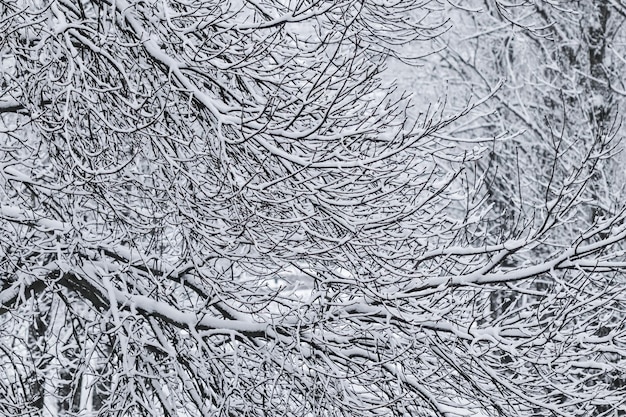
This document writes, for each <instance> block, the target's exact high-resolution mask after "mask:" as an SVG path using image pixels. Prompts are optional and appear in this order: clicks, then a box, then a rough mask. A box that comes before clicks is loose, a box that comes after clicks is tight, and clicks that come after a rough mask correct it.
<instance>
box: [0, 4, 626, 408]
mask: <svg viewBox="0 0 626 417" xmlns="http://www.w3.org/2000/svg"><path fill="white" fill-rule="evenodd" d="M488 5H491V6H494V7H496V8H497V10H499V12H498V13H505V12H506V13H513V14H509V15H506V16H505V17H506V18H507V19H505V23H504V24H506V25H514V23H515V22H517V21H519V19H518V17H517V15H516V14H515V13H523V11H520V10H526V11H528V9H515V8H511V9H506V8H504V6H503V5H501V4H499V3H497V2H496V3H490V4H488ZM507 10H513V12H507ZM555 10H557V11H561V9H559V8H556V7H555ZM532 11H533V13H535V14H536V13H539V12H538V11H537V10H535V9H533V10H532ZM482 13H483V14H481V12H478V11H471V10H468V7H465V5H463V4H458V5H456V6H455V7H450V8H448V9H446V8H442V6H441V4H440V3H439V2H435V1H418V0H415V1H406V2H401V3H393V4H390V3H388V2H382V1H381V2H354V1H347V2H333V3H326V2H316V1H312V2H302V1H300V2H283V3H279V2H273V1H267V2H252V1H248V2H230V3H225V2H221V1H219V2H218V1H216V2H194V1H162V2H154V3H148V2H144V1H124V0H116V1H115V2H107V1H83V2H78V3H75V2H68V1H63V0H60V1H51V2H48V3H38V2H31V1H18V2H12V3H1V9H0V33H3V34H5V35H3V37H2V38H1V41H0V42H1V43H0V49H1V51H2V54H1V57H2V58H1V59H2V90H1V91H0V115H1V117H2V124H1V128H2V140H1V141H0V145H1V147H0V161H1V168H2V169H1V170H0V172H1V180H0V181H2V188H1V189H2V192H3V194H2V196H1V197H0V200H1V201H2V207H1V213H0V215H1V216H0V218H1V219H2V223H0V224H1V227H2V228H1V233H2V238H1V239H0V251H1V254H2V264H1V265H2V278H1V284H2V287H1V288H2V290H1V291H0V305H1V306H2V307H1V308H2V310H1V311H0V312H1V313H2V323H1V325H0V338H1V339H0V340H2V344H1V347H2V354H0V369H1V370H2V371H1V374H0V375H1V376H0V390H1V391H2V394H5V395H3V397H4V398H5V399H4V400H2V401H1V402H0V411H1V412H2V413H3V414H5V415H23V414H27V415H75V414H79V413H85V412H92V413H94V414H98V415H111V416H115V415H117V416H128V415H138V416H139V415H140V416H144V415H145V416H151V415H152V416H188V415H193V416H196V415H203V416H204V415H227V416H242V415H243V416H267V415H269V416H274V415H293V416H307V415H315V416H318V415H319V416H326V415H328V416H330V415H333V416H335V415H337V416H339V415H345V416H350V415H363V416H376V415H397V416H405V415H411V416H433V415H436V416H459V415H468V414H470V413H481V414H487V415H507V416H511V415H513V416H515V415H536V416H540V415H567V416H569V415H573V414H583V415H585V414H588V413H589V412H590V411H596V410H601V412H602V413H605V414H607V415H608V414H609V413H611V412H617V410H620V407H622V405H621V402H622V401H623V397H624V395H623V392H622V388H621V387H620V386H619V384H616V383H615V378H613V377H612V375H620V374H621V372H623V357H624V325H623V317H624V316H623V314H621V312H622V310H623V307H624V306H623V303H624V302H623V299H624V297H623V292H624V290H623V282H622V281H623V279H622V276H621V275H620V274H619V273H620V271H622V270H623V268H624V267H625V266H626V264H625V263H624V260H623V250H622V248H621V246H620V243H621V242H622V241H623V239H624V238H625V237H626V225H625V224H624V221H623V220H624V215H625V213H624V210H623V208H624V206H623V204H619V205H616V206H615V207H613V208H612V209H611V210H610V211H607V212H603V213H601V214H598V215H595V217H593V218H590V217H589V216H583V215H581V213H589V212H590V211H589V210H590V209H593V208H594V207H595V206H596V203H595V202H594V200H592V199H590V197H589V196H590V195H591V194H592V193H597V192H598V191H597V190H598V189H600V190H601V191H602V192H604V191H603V189H601V188H599V187H597V186H596V184H597V181H596V178H597V177H598V175H600V174H603V173H607V172H608V171H606V169H604V166H605V165H604V164H605V163H604V161H605V160H609V159H610V158H611V157H612V156H613V153H614V146H613V144H614V142H613V141H612V140H609V139H610V138H612V137H613V136H612V135H607V134H598V135H597V137H598V140H597V141H595V142H593V144H592V145H589V143H588V142H584V141H580V142H581V143H582V142H584V145H585V146H578V145H577V144H578V143H579V142H576V141H572V140H570V138H572V137H574V136H569V135H570V134H569V132H568V133H567V135H566V134H561V135H560V136H558V135H557V136H548V138H551V139H554V138H557V139H554V140H553V141H552V147H551V148H550V147H549V146H548V145H546V149H547V150H546V154H545V156H544V155H541V158H543V159H540V160H539V162H540V164H539V165H538V167H537V168H543V167H544V164H543V162H544V161H549V162H550V163H551V164H552V165H547V166H548V167H550V166H552V167H553V168H551V169H548V172H549V173H550V172H552V173H553V174H551V175H549V176H547V177H545V176H544V177H542V176H541V175H538V176H537V178H540V179H544V180H545V179H548V182H544V183H542V184H541V185H540V187H541V188H537V190H540V191H541V192H537V193H528V191H527V189H528V188H529V187H530V185H529V184H530V180H529V178H530V177H525V176H523V175H520V176H519V181H518V185H517V187H518V188H517V191H518V192H519V193H524V194H523V195H526V194H527V193H528V195H531V196H532V200H531V202H532V205H530V206H528V205H527V206H524V205H523V204H522V202H521V200H520V202H519V204H517V206H515V207H516V209H515V210H516V211H514V213H516V214H515V215H514V216H516V217H513V218H514V219H519V220H518V221H517V223H516V222H511V221H510V220H507V222H508V223H507V222H503V221H502V220H501V219H503V217H501V214H502V213H503V210H504V207H501V206H497V205H495V202H496V200H495V199H493V198H492V197H490V195H489V194H487V191H490V192H494V191H495V190H500V188H501V187H498V186H495V185H494V184H496V183H495V180H493V176H492V172H493V171H491V168H486V167H485V164H484V159H481V158H483V157H487V158H488V154H487V156H485V155H483V154H484V152H483V151H482V149H483V148H484V145H485V144H486V143H489V142H487V141H486V140H485V139H481V138H485V136H486V133H489V135H488V136H487V137H489V138H490V139H491V138H492V137H493V135H491V130H490V129H484V130H480V129H479V128H478V127H477V126H476V124H479V123H483V121H484V120H489V121H492V120H494V118H495V117H496V116H495V114H494V113H493V111H491V110H492V109H494V106H495V105H496V104H497V105H500V104H501V101H502V99H501V97H502V96H499V94H508V93H509V87H508V86H505V87H504V88H498V84H497V82H491V81H489V82H488V83H486V85H487V87H486V88H485V87H484V86H483V90H482V91H481V90H479V89H478V88H474V85H473V84H472V80H474V78H467V76H466V75H463V77H462V80H463V82H464V83H465V86H470V87H471V88H470V89H469V90H466V89H461V88H458V89H457V86H456V85H455V84H454V83H451V84H450V87H448V91H449V95H448V96H446V94H444V93H441V94H440V95H441V99H440V101H439V102H433V103H431V105H430V107H428V106H424V105H423V103H418V108H419V109H424V110H422V111H421V112H420V111H418V112H417V113H418V114H417V116H416V115H415V114H411V115H410V116H409V112H410V111H411V107H410V105H409V103H408V102H406V101H405V100H404V99H395V97H396V96H395V95H394V94H393V91H392V90H391V89H389V88H387V87H385V86H384V85H383V84H381V81H380V73H381V71H382V70H383V68H384V65H383V61H384V59H385V58H386V57H387V56H389V55H392V56H396V57H398V58H399V59H401V60H405V61H406V60H407V58H410V57H405V56H401V55H400V53H399V52H398V51H399V50H401V49H402V48H401V47H402V45H411V44H413V45H415V44H417V45H421V46H420V48H421V49H423V50H424V51H425V52H424V53H428V52H433V51H437V50H438V49H437V46H438V44H437V42H439V41H440V40H442V41H443V40H445V41H446V42H451V41H449V40H448V39H450V38H448V37H447V36H451V35H452V34H454V33H455V32H454V31H453V30H454V28H455V27H461V29H462V30H463V31H465V30H466V26H454V20H450V19H451V18H452V17H454V16H460V17H459V18H460V19H461V23H463V24H465V23H467V21H468V19H475V18H476V19H478V17H476V16H479V17H481V18H482V17H483V16H489V19H492V18H494V16H496V15H494V14H484V13H485V12H482ZM533 16H534V14H533ZM516 19H517V20H516ZM607 22H608V20H607ZM522 23H524V25H521V24H518V26H519V27H520V28H522V29H524V30H527V31H529V32H532V31H533V30H535V31H536V30H539V29H537V28H535V27H534V26H532V25H531V24H529V23H526V22H522ZM594 27H595V26H594ZM520 30H521V29H520ZM446 31H447V32H446ZM446 33H448V34H450V35H446ZM472 39H473V38H472ZM452 47H453V45H452V44H450V45H449V47H448V49H446V51H444V52H442V53H443V55H430V58H429V59H427V60H424V61H422V62H424V64H425V65H426V64H428V65H431V64H432V63H433V62H435V63H437V62H438V61H436V60H435V58H434V57H435V56H437V57H440V56H443V57H444V58H446V59H447V61H445V62H447V63H448V67H445V66H444V65H443V64H441V62H440V61H439V62H438V65H439V66H438V67H437V68H441V69H442V71H441V73H440V74H441V77H442V80H443V79H445V78H448V75H449V72H448V71H447V70H446V71H444V69H454V70H456V71H459V72H461V71H467V68H469V67H468V66H467V65H466V64H465V62H462V60H458V59H457V61H453V60H452V58H450V56H451V55H449V52H450V53H452V52H451V51H453V48H452ZM468 50H469V48H467V47H466V46H465V47H463V48H462V52H466V51H468ZM596 50H597V48H596V49H594V51H596ZM590 56H591V55H590ZM455 59H456V58H455ZM602 60H604V58H602ZM603 62H604V61H603ZM461 64H462V65H461ZM474 67H476V65H474ZM435 74H436V73H435ZM463 74H465V73H463ZM443 77H445V78H443ZM596 78H597V77H596ZM435 81H437V79H435ZM452 81H453V82H454V80H452ZM438 82H439V81H437V83H434V82H433V80H432V79H431V80H429V83H428V84H426V85H425V87H424V88H425V89H426V88H428V89H432V90H434V91H437V90H438V89H439V85H440V84H438ZM442 82H443V81H442ZM443 90H445V89H442V91H443ZM592 90H593V89H592ZM596 90H597V89H596ZM596 90H593V91H596ZM468 91H473V92H478V93H479V94H477V95H475V97H474V98H470V97H465V96H464V95H465V93H466V92H468ZM425 93H428V92H425ZM425 96H426V94H425ZM603 103H606V101H604V102H603ZM594 108H595V107H594ZM485 109H487V111H485ZM485 113H486V115H485ZM539 114H541V112H540V111H539ZM598 114H599V113H598ZM533 117H534V116H533ZM596 118H597V117H596ZM589 119H590V117H589V118H588V119H587V120H589ZM409 120H410V121H411V122H410V123H409ZM607 120H610V118H609V119H607ZM563 122H564V121H563ZM563 125H565V123H563ZM463 126H465V128H463ZM490 126H491V125H490ZM463 129H465V130H463ZM546 129H547V131H546V133H545V134H546V135H548V133H547V132H552V130H550V129H549V128H546ZM562 129H565V128H562ZM463 131H464V132H466V134H467V136H464V137H460V133H461V132H463ZM555 131H556V130H555ZM609 131H610V129H609ZM507 133H508V132H507V131H505V130H503V131H501V132H499V133H498V138H501V137H505V136H506V134H507ZM601 133H604V131H602V132H601ZM520 137H521V136H520ZM594 137H596V136H594ZM468 142H469V143H468ZM561 143H562V144H561ZM561 146H562V147H561ZM550 152H552V153H550ZM528 166H534V165H531V164H529V165H528ZM540 172H544V171H543V170H541V171H540ZM524 174H525V173H524ZM533 178H534V177H533ZM526 181H528V183H527V182H526ZM507 186H509V185H507ZM515 187H516V185H515V184H513V186H512V188H513V189H515ZM533 190H534V189H533ZM501 192H502V193H503V194H504V195H506V193H507V192H508V189H507V188H502V190H501ZM525 201H526V200H525ZM491 203H494V204H491ZM526 204H528V203H526ZM531 208H532V210H531ZM524 210H525V211H524ZM519 213H525V214H524V215H522V214H519ZM504 215H505V216H507V215H508V214H507V213H505V214H504ZM524 216H526V217H524ZM511 223H512V224H513V227H511V226H510V224H511ZM522 225H523V226H524V227H522ZM538 281H542V282H547V283H548V285H545V286H538V285H537V282H538ZM502 288H506V289H507V290H508V291H510V292H511V294H512V299H513V300H514V301H516V300H518V299H519V297H525V299H526V300H527V302H525V303H517V302H511V303H509V304H508V305H507V306H506V307H503V308H501V311H500V312H498V314H497V315H494V314H492V313H493V311H492V309H491V307H490V300H492V299H491V298H490V297H489V294H490V293H492V292H494V291H502ZM611 318H612V320H613V321H612V323H613V324H612V325H611V326H610V329H607V330H606V331H604V333H602V334H601V332H600V326H601V325H602V323H606V322H609V321H610V319H611ZM609 356H610V357H609ZM572 369H575V370H576V371H575V372H571V370H572ZM602 407H604V408H602Z"/></svg>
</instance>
